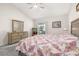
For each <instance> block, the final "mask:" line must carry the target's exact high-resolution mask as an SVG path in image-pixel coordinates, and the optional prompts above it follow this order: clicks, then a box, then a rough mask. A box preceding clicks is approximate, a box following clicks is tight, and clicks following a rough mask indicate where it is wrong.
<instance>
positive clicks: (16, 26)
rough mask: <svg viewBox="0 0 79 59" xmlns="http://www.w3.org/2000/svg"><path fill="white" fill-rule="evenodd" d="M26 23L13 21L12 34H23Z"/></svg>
mask: <svg viewBox="0 0 79 59" xmlns="http://www.w3.org/2000/svg"><path fill="white" fill-rule="evenodd" d="M23 28H24V22H23V21H18V20H12V32H23Z"/></svg>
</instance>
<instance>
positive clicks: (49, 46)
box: [16, 33, 78, 56]
mask: <svg viewBox="0 0 79 59" xmlns="http://www.w3.org/2000/svg"><path fill="white" fill-rule="evenodd" d="M77 40H78V38H77V37H76V36H73V35H71V34H68V33H60V34H58V35H52V34H45V35H35V36H32V37H28V38H25V39H23V40H21V41H20V42H19V43H18V44H17V47H16V50H17V51H18V52H19V55H21V56H62V55H65V54H66V53H68V52H70V51H72V50H73V49H75V48H76V41H77Z"/></svg>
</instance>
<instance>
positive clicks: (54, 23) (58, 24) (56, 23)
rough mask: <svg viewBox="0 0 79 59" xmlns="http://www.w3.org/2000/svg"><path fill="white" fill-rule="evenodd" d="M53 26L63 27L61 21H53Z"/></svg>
mask: <svg viewBox="0 0 79 59" xmlns="http://www.w3.org/2000/svg"><path fill="white" fill-rule="evenodd" d="M52 28H61V21H54V22H52Z"/></svg>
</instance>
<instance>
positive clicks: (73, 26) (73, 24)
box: [71, 18, 79, 37]
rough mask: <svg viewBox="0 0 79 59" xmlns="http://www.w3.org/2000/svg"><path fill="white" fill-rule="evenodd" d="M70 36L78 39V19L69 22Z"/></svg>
mask: <svg viewBox="0 0 79 59" xmlns="http://www.w3.org/2000/svg"><path fill="white" fill-rule="evenodd" d="M71 34H73V35H75V36H77V37H79V18H78V19H76V20H75V21H72V22H71Z"/></svg>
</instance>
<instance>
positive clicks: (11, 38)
mask: <svg viewBox="0 0 79 59" xmlns="http://www.w3.org/2000/svg"><path fill="white" fill-rule="evenodd" d="M27 37H28V32H11V33H8V44H13V43H16V42H18V41H20V40H21V39H24V38H27Z"/></svg>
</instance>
